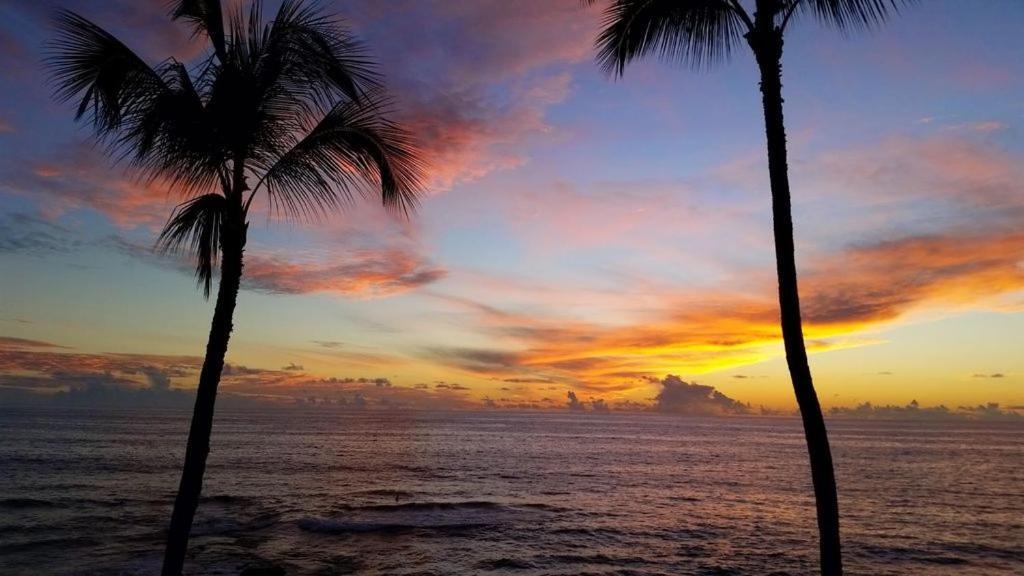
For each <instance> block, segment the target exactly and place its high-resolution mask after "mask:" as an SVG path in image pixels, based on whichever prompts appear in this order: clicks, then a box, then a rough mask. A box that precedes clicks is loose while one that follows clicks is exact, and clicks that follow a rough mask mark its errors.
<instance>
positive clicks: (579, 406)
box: [566, 390, 587, 412]
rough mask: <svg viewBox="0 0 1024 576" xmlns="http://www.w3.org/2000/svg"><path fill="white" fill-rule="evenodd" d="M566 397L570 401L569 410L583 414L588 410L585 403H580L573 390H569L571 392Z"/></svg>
mask: <svg viewBox="0 0 1024 576" xmlns="http://www.w3.org/2000/svg"><path fill="white" fill-rule="evenodd" d="M566 397H567V398H568V399H569V401H568V403H567V404H566V406H567V407H568V408H569V410H572V411H574V412H581V411H583V410H586V409H587V408H586V406H584V405H583V402H580V401H579V399H578V398H576V393H575V392H573V391H572V390H569V392H568V393H567V394H566Z"/></svg>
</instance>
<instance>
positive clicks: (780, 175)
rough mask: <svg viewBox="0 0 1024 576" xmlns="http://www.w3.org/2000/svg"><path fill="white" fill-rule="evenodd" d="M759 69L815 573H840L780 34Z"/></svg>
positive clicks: (761, 54)
mask: <svg viewBox="0 0 1024 576" xmlns="http://www.w3.org/2000/svg"><path fill="white" fill-rule="evenodd" d="M755 52H756V53H757V60H758V65H759V67H760V69H761V96H762V103H763V105H764V123H765V134H766V136H767V139H768V172H769V176H770V179H771V188H772V219H773V221H774V231H775V260H776V268H777V270H778V276H779V308H780V311H781V317H782V339H783V341H784V343H785V347H786V363H787V364H788V366H789V375H790V378H791V379H792V381H793V391H794V392H795V393H796V401H797V404H798V405H799V406H800V416H801V417H802V418H803V424H804V436H805V437H806V439H807V451H808V453H809V455H810V461H811V478H812V480H813V482H814V498H815V503H816V505H817V512H818V533H819V546H820V548H821V573H822V574H823V575H824V576H839V575H840V574H842V573H843V564H842V555H841V551H840V545H839V501H838V496H837V494H836V478H835V471H834V470H833V466H832V451H831V449H830V448H829V444H828V432H827V430H826V429H825V418H824V416H822V413H821V405H820V404H819V403H818V395H817V393H815V391H814V383H813V381H812V380H811V369H810V366H809V365H808V363H807V349H806V347H805V346H804V333H803V326H802V323H801V319H800V296H799V294H798V292H797V280H796V258H795V255H794V251H795V248H794V245H793V214H792V208H791V202H790V196H789V173H788V167H787V164H786V129H785V125H784V123H783V117H782V38H781V35H780V36H779V37H775V38H771V39H770V40H769V41H768V42H765V43H764V44H761V45H760V46H759V47H758V48H755Z"/></svg>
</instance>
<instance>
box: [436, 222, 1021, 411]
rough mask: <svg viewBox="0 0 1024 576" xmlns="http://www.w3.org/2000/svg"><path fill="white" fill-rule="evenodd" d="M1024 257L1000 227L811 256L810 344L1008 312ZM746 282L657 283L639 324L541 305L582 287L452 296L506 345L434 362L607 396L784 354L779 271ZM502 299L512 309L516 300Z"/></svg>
mask: <svg viewBox="0 0 1024 576" xmlns="http://www.w3.org/2000/svg"><path fill="white" fill-rule="evenodd" d="M1022 261H1024V233H1022V232H1019V231H1018V230H1006V229H1003V228H1000V227H993V228H991V229H990V230H987V231H985V232H980V231H978V232H956V231H954V232H949V233H948V234H942V235H940V234H927V235H920V236H907V237H903V238H898V239H893V240H883V241H878V242H874V243H866V244H857V245H853V246H849V247H846V248H842V249H839V250H837V251H834V252H826V253H821V254H816V255H814V256H813V257H812V258H809V259H807V261H806V264H804V266H803V267H802V269H801V278H800V280H801V295H802V304H803V310H804V318H805V322H806V324H805V333H806V336H807V339H808V347H809V349H810V350H811V351H812V352H813V351H824V350H831V349H838V348H844V347H852V346H863V345H866V344H871V343H873V342H874V341H873V340H870V339H864V338H863V337H859V336H857V334H858V333H859V332H861V331H863V330H866V329H870V328H874V327H877V326H880V325H884V324H886V323H892V322H896V321H899V320H900V319H901V318H904V317H907V316H908V315H910V314H912V313H915V312H918V311H923V310H935V309H942V310H945V311H947V312H948V311H956V310H959V309H964V310H966V309H979V308H983V307H991V308H992V309H997V308H998V307H999V306H1000V305H1001V304H1000V301H999V297H1000V296H1003V295H1006V294H1011V293H1013V292H1015V291H1018V290H1021V289H1024V266H1022V265H1021V262H1022ZM494 284H495V285H498V284H499V282H497V281H495V282H494ZM734 284H736V285H737V286H742V291H740V290H738V289H736V288H731V287H728V286H716V287H711V288H708V289H694V288H688V289H685V290H684V289H680V288H678V287H673V286H666V287H657V286H645V287H644V288H645V289H644V290H643V291H642V292H640V294H643V297H644V298H645V299H646V301H647V302H649V303H650V304H649V305H648V306H647V307H644V308H640V309H639V310H637V309H635V308H628V307H627V308H626V311H627V312H628V315H626V317H627V318H628V319H629V320H627V321H619V322H615V323H610V324H602V323H598V322H596V321H593V320H588V319H581V318H580V317H579V316H575V317H564V316H561V315H558V314H557V313H546V312H545V311H544V308H543V307H542V306H538V304H540V305H543V304H545V303H548V302H550V303H552V304H557V306H552V307H551V309H552V310H553V311H555V310H558V309H559V308H561V307H571V306H572V302H573V301H579V300H580V299H581V296H580V294H579V292H577V291H575V290H574V288H573V287H571V286H563V287H554V286H545V287H540V288H534V287H529V286H525V287H523V288H522V290H523V292H524V294H523V295H522V296H521V298H522V299H523V301H525V302H528V303H529V307H525V306H524V309H525V310H530V312H529V313H527V312H521V313H517V312H512V311H508V310H501V309H498V308H496V307H495V306H493V305H490V304H486V303H479V302H473V301H464V300H463V299H457V298H455V299H449V300H448V302H449V303H451V304H453V305H456V306H459V307H461V309H462V310H463V311H464V312H466V313H468V314H469V315H470V316H471V317H472V318H473V321H474V322H475V324H476V326H477V327H478V330H480V331H481V332H483V333H484V334H486V335H487V336H489V337H491V338H496V339H497V340H498V342H501V343H502V344H501V345H496V346H494V347H493V348H490V349H485V350H480V349H468V350H467V349H434V350H433V351H432V354H429V355H428V358H429V359H431V360H433V361H436V362H438V363H441V364H444V365H447V366H452V367H455V368H458V369H460V370H466V371H469V372H473V373H475V374H479V375H485V376H488V377H493V378H498V379H537V380H545V381H557V382H562V383H565V384H569V385H573V386H578V387H583V388H585V389H589V390H594V391H598V392H603V391H613V390H624V389H629V388H633V389H636V388H639V387H643V386H646V384H638V383H637V382H638V381H639V380H640V379H642V378H644V377H647V376H654V375H656V374H658V373H659V372H660V373H662V374H663V373H665V372H667V371H669V370H679V369H686V370H687V371H690V372H693V373H701V372H708V371H712V370H721V369H727V368H730V367H736V366H743V365H749V364H753V363H756V362H760V361H763V360H766V359H769V358H772V357H775V356H776V355H777V354H778V347H777V344H778V342H779V339H780V331H779V328H778V304H777V301H776V294H775V292H776V288H775V279H774V277H773V276H772V274H771V272H770V269H768V270H760V271H756V272H753V273H751V275H750V276H749V277H746V278H736V279H735V281H734ZM510 285H514V284H510ZM496 290H498V288H496ZM505 290H506V291H508V290H510V288H509V286H508V285H507V286H506V287H505ZM502 297H503V298H505V300H506V302H514V301H515V300H514V299H515V298H516V296H515V295H512V296H509V297H506V296H505V295H504V294H502ZM600 297H601V296H600V295H598V296H596V297H589V296H588V298H587V300H595V299H597V298H600ZM631 297H632V294H631V293H630V290H629V289H627V290H625V291H624V292H623V294H622V295H621V297H610V299H609V306H610V307H611V308H610V310H611V311H613V313H617V314H620V315H622V312H621V311H620V310H619V309H616V308H614V306H616V305H618V306H630V305H633V304H634V303H635V302H636V300H631ZM562 302H564V304H560V303H562ZM538 309H539V310H540V312H535V311H536V310H538Z"/></svg>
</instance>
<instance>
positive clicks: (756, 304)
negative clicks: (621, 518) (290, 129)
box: [0, 0, 1024, 413]
mask: <svg viewBox="0 0 1024 576" xmlns="http://www.w3.org/2000/svg"><path fill="white" fill-rule="evenodd" d="M240 3H242V2H240V1H238V0H236V1H235V2H233V3H227V4H240ZM270 4H272V3H270ZM323 4H324V7H325V9H326V10H327V11H328V12H330V13H332V14H335V15H337V16H338V17H339V18H342V19H344V20H345V21H346V23H347V25H348V26H349V27H350V28H351V29H352V30H353V31H354V33H355V34H356V35H357V36H358V37H360V38H361V39H362V40H363V41H364V42H366V43H367V45H368V46H369V47H370V50H371V53H372V54H373V55H374V56H375V58H376V59H377V61H378V62H379V63H380V66H381V69H382V71H383V72H384V74H385V75H386V78H387V82H388V86H389V88H390V89H391V92H392V93H393V94H394V97H395V100H396V102H397V109H398V112H397V114H398V118H399V119H400V121H401V122H403V123H404V125H406V126H407V127H408V128H409V129H410V130H411V131H412V132H413V133H414V134H415V135H416V136H417V138H418V141H419V143H420V146H421V147H422V149H423V151H424V154H425V157H426V158H427V160H428V161H429V163H430V166H431V167H430V170H429V174H428V178H427V179H428V194H427V195H426V197H425V198H424V199H423V202H422V204H421V206H420V208H419V210H418V212H417V213H416V214H415V215H413V216H412V218H410V219H408V220H403V219H400V218H396V217H394V216H391V215H388V214H387V213H385V212H384V211H383V210H382V209H381V208H379V207H378V206H376V205H374V204H373V203H369V202H367V203H361V204H359V205H357V206H353V207H351V208H350V209H348V210H346V211H345V212H343V213H339V214H337V215H334V216H331V217H330V218H328V219H326V220H325V221H322V222H317V223H308V222H296V221H291V220H286V219H282V218H280V217H278V216H276V215H272V214H268V212H267V210H266V205H265V204H260V203H259V202H260V200H257V207H256V208H257V209H256V212H255V215H254V216H253V217H252V224H251V226H250V232H249V242H248V246H247V251H246V268H245V278H244V279H243V289H242V293H241V294H240V296H239V301H238V308H237V311H236V314H235V322H234V325H235V331H234V334H233V337H232V340H231V344H230V349H229V352H228V358H227V361H228V363H229V368H228V369H227V370H226V372H225V376H224V381H223V383H222V386H221V389H222V390H223V391H224V393H225V394H226V395H228V396H229V397H235V398H236V399H239V400H282V401H288V402H295V401H305V402H308V401H315V402H323V401H328V402H344V403H355V404H357V405H363V404H368V405H399V406H408V407H419V408H474V407H482V406H493V407H504V408H559V409H562V408H569V409H576V408H582V409H588V410H604V409H609V408H610V409H643V408H647V407H655V408H661V409H665V410H668V411H684V412H685V411H687V410H691V409H692V410H697V411H712V412H716V413H732V412H735V411H736V410H734V408H735V407H736V406H737V405H742V406H747V407H750V408H751V409H760V407H763V408H764V410H766V411H789V410H792V409H793V408H794V406H795V403H794V401H793V396H792V389H791V386H790V383H789V380H788V375H787V372H786V367H785V360H784V354H783V349H782V344H781V341H780V333H779V329H778V327H777V322H778V308H777V300H776V292H775V290H776V284H775V268H774V255H773V248H772V240H771V216H770V196H769V188H768V180H767V163H766V159H765V153H764V136H763V134H764V133H763V119H762V111H761V108H760V96H759V93H758V90H757V71H756V66H755V65H754V63H753V59H752V57H751V56H750V54H749V53H747V52H746V51H738V52H737V53H735V54H734V55H733V57H732V58H731V60H730V61H729V62H728V63H724V64H722V65H719V66H716V67H714V68H712V69H709V70H700V71H693V70H690V69H687V68H684V67H681V66H679V65H677V64H672V63H664V62H659V61H657V60H649V61H644V62H639V63H636V64H634V65H632V66H630V67H629V68H628V69H627V70H626V73H625V76H624V77H623V78H621V79H617V80H616V79H611V78H609V77H607V76H606V75H605V74H603V73H602V72H601V71H600V70H599V68H598V66H597V65H596V64H595V61H594V50H593V41H594V37H595V35H596V33H597V31H598V30H599V26H600V9H601V6H596V7H592V8H583V7H581V6H580V3H579V2H578V1H577V0H561V1H553V0H550V1H549V0H525V1H523V2H515V3H510V2H504V1H500V0H473V1H454V0H452V1H441V0H434V1H432V0H415V1H414V0H392V1H389V2H375V1H372V0H349V1H345V2H341V1H338V2H325V3H323ZM58 6H62V7H67V8H71V9H73V10H76V11H78V12H80V13H81V14H83V15H84V16H86V17H88V18H90V19H92V20H94V21H95V22H97V23H99V24H100V25H102V26H104V27H105V28H107V29H108V30H110V31H111V32H113V33H115V34H116V35H117V36H118V37H120V38H121V39H123V40H124V41H125V43H126V44H128V45H129V46H130V47H132V48H133V49H135V50H136V51H137V52H138V53H139V54H140V55H142V56H143V57H144V58H145V59H146V60H147V61H149V62H152V63H154V64H155V63H158V62H160V61H161V60H163V59H165V58H168V57H175V58H177V59H179V60H182V61H185V62H193V63H194V62H197V61H199V60H200V59H201V58H202V57H203V55H204V53H205V52H204V51H205V50H207V47H206V46H205V45H204V44H203V42H202V38H195V37H192V36H191V34H190V30H189V29H188V28H187V27H186V26H184V25H183V24H181V23H176V22H171V21H170V20H169V19H168V18H167V16H166V8H165V4H164V3H163V2H162V0H151V1H134V0H132V1H129V0H114V1H111V2H103V3H98V2H87V1H84V0H76V1H73V0H66V1H62V2H53V1H51V0H43V1H40V2H31V3H29V2H20V1H15V0H0V16H2V17H0V69H2V70H3V71H4V72H3V73H2V75H0V96H2V98H0V150H2V155H0V270H2V274H0V402H3V401H5V400H4V399H6V401H8V402H11V401H14V400H15V399H21V400H24V399H26V398H43V396H36V395H38V394H43V395H46V396H45V397H46V398H56V397H62V398H67V397H68V394H69V393H74V394H79V395H82V396H83V397H87V396H88V394H90V393H100V392H103V393H113V392H112V391H118V390H119V391H121V392H132V393H134V396H133V397H135V398H139V397H143V396H146V395H147V394H149V396H147V397H152V398H156V399H159V398H165V397H167V398H172V397H173V398H177V397H178V396H179V395H180V394H181V393H183V391H186V390H188V389H190V388H194V387H195V384H196V381H197V379H198V373H197V368H198V366H199V365H200V363H201V361H202V358H201V355H202V353H203V351H204V349H205V339H206V336H207V333H208V330H209V321H210V317H211V314H212V302H208V301H205V300H204V299H203V297H202V294H201V292H200V291H198V290H196V287H195V281H194V278H193V277H192V273H191V269H190V268H189V265H188V263H187V262H182V261H181V260H179V259H175V258H173V257H164V256H160V255H157V254H155V253H154V252H153V250H152V246H153V243H154V240H155V238H156V235H157V234H158V232H159V230H160V227H161V226H162V225H163V223H164V222H165V221H166V218H167V216H168V215H169V214H170V212H171V210H172V209H173V207H174V206H175V205H176V204H177V203H178V202H180V201H181V197H180V196H178V195H176V193H175V191H174V190H173V189H169V188H168V187H167V186H164V185H162V184H160V183H154V184H146V183H141V182H139V181H137V179H133V178H132V175H131V174H129V173H126V172H125V171H124V168H123V167H122V166H120V165H115V164H114V163H113V162H112V161H111V160H110V159H108V158H106V157H104V156H103V155H102V154H101V152H100V151H99V150H97V149H96V148H95V147H94V146H93V145H92V143H91V141H90V140H89V133H88V131H87V130H86V128H85V127H84V126H79V125H76V124H75V123H74V121H73V112H74V109H73V105H71V104H59V103H56V102H55V101H54V99H53V98H52V96H51V94H52V89H51V87H50V86H49V85H48V84H47V76H46V73H45V70H44V67H43V65H42V60H43V58H44V52H45V47H46V42H47V41H48V40H49V39H51V38H52V35H53V33H52V29H51V28H50V27H49V26H50V24H49V17H50V16H51V15H52V13H53V10H54V9H55V8H56V7H58ZM268 8H273V7H272V6H270V5H269V4H268ZM1022 28H1024V4H1022V3H1020V2H1019V1H1017V0H985V1H982V0H967V1H963V0H929V1H927V2H922V3H920V4H918V5H916V6H914V7H912V8H908V9H906V10H905V11H904V12H903V13H902V14H901V15H900V16H898V17H897V18H895V19H893V20H892V21H890V22H889V23H887V24H886V25H885V26H884V27H882V28H879V29H877V30H874V31H871V32H869V33H863V34H845V35H844V34H842V33H838V32H836V31H834V30H830V29H827V28H821V27H818V26H817V25H815V23H813V22H811V21H809V20H808V19H804V20H797V21H795V22H794V24H793V25H792V26H791V29H790V30H789V31H788V32H787V40H786V46H785V55H784V60H783V65H784V72H783V74H784V78H783V82H784V94H785V98H786V102H785V112H786V123H787V129H788V135H789V154H790V174H791V180H792V190H793V204H794V218H795V226H796V244H797V262H798V270H799V275H800V288H801V296H802V300H803V307H804V316H805V332H806V335H807V339H808V346H809V349H810V352H811V356H810V362H811V368H812V371H813V373H814V376H815V385H816V387H817V389H818V393H819V397H820V398H821V401H822V403H823V405H824V406H825V407H826V408H827V409H828V408H834V409H836V410H837V411H839V410H843V409H849V408H853V407H856V406H858V405H861V404H862V403H865V402H871V403H872V404H874V405H877V406H881V405H892V406H905V405H908V404H909V403H910V402H911V401H917V402H918V403H920V405H921V406H937V405H945V406H948V407H950V408H951V409H955V408H956V407H961V406H963V407H978V406H982V405H984V406H987V405H988V404H989V403H999V406H1000V408H999V409H998V410H1013V409H1015V408H1017V407H1021V406H1024V353H1022V345H1024V340H1022V337H1021V335H1022V334H1024V42H1021V41H1020V39H1019V31H1020V30H1021V29H1022ZM58 392H61V393H62V394H57V395H56V396H53V395H54V394H55V393H58ZM570 392H572V394H571V395H570ZM723 398H724V400H723ZM687 406H690V408H687ZM693 406H697V408H693ZM1018 409H1019V408H1018ZM740 411H742V410H740Z"/></svg>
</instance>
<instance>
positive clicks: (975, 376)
mask: <svg viewBox="0 0 1024 576" xmlns="http://www.w3.org/2000/svg"><path fill="white" fill-rule="evenodd" d="M1005 376H1006V375H1005V374H1003V373H1002V372H993V373H991V374H972V375H971V377H972V378H1004V377H1005Z"/></svg>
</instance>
